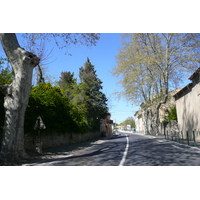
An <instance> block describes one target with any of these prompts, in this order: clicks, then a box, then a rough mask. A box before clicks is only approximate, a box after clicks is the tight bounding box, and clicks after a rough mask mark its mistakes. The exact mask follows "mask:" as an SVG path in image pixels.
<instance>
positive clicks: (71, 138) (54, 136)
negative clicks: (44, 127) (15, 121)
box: [25, 132, 100, 150]
mask: <svg viewBox="0 0 200 200" xmlns="http://www.w3.org/2000/svg"><path fill="white" fill-rule="evenodd" d="M96 138H100V133H99V132H88V133H79V134H77V133H66V134H62V133H56V132H53V133H50V134H47V133H41V142H42V143H43V144H42V148H44V149H45V148H50V147H56V146H62V145H68V144H73V143H79V142H83V141H86V140H90V139H96ZM25 149H29V150H33V149H35V146H34V135H33V134H25Z"/></svg>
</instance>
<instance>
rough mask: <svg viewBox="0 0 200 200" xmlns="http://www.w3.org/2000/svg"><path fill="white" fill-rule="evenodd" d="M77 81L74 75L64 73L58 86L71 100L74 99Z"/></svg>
mask: <svg viewBox="0 0 200 200" xmlns="http://www.w3.org/2000/svg"><path fill="white" fill-rule="evenodd" d="M76 84H77V83H76V79H75V78H74V73H71V72H62V73H61V77H60V80H59V81H58V85H59V86H60V88H61V91H62V92H63V94H65V95H66V96H67V97H68V98H69V99H71V98H72V93H73V91H72V90H73V89H74V88H75V86H76Z"/></svg>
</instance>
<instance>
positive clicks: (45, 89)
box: [25, 83, 87, 132]
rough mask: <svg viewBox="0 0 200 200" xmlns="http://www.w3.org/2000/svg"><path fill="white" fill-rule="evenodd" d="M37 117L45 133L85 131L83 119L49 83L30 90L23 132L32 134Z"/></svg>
mask: <svg viewBox="0 0 200 200" xmlns="http://www.w3.org/2000/svg"><path fill="white" fill-rule="evenodd" d="M38 116H41V117H42V120H43V122H44V124H45V126H46V130H45V132H52V131H57V132H73V131H75V132H77V131H78V132H82V131H84V130H86V129H87V123H86V122H85V121H84V120H83V119H82V118H83V117H82V116H81V115H79V113H78V112H77V111H76V110H75V109H74V108H73V107H72V105H71V103H70V102H69V100H68V98H67V97H66V96H64V95H63V94H62V93H61V90H60V88H59V87H55V86H54V87H53V86H52V85H51V84H50V83H47V84H39V85H38V86H36V87H33V88H32V89H31V93H30V98H29V105H28V107H27V110H26V117H25V132H32V131H33V128H34V125H35V123H36V119H37V117H38Z"/></svg>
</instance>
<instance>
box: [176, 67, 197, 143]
mask: <svg viewBox="0 0 200 200" xmlns="http://www.w3.org/2000/svg"><path fill="white" fill-rule="evenodd" d="M189 80H191V81H192V82H191V83H189V84H188V85H186V86H185V87H184V88H182V89H181V90H180V91H179V92H177V93H176V94H175V95H174V97H175V100H176V109H177V117H178V127H179V130H180V131H182V133H183V135H184V136H186V131H188V133H189V135H190V136H191V137H192V132H193V131H195V132H196V135H197V138H196V139H198V140H200V136H199V131H200V68H198V69H197V70H196V71H195V72H194V73H193V74H192V75H191V76H190V77H189Z"/></svg>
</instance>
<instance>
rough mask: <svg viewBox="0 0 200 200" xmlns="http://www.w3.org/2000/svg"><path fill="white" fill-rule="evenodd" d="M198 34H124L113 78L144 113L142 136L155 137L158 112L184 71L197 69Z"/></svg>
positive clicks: (157, 132)
mask: <svg viewBox="0 0 200 200" xmlns="http://www.w3.org/2000/svg"><path fill="white" fill-rule="evenodd" d="M199 50H200V34H192V33H188V34H186V33H185V34H181V33H137V34H124V35H123V37H122V44H121V47H120V49H119V53H118V55H117V66H116V67H114V70H113V75H115V76H121V77H122V78H121V80H120V83H121V84H122V86H123V89H124V90H123V91H122V94H123V95H124V96H125V97H126V98H127V99H128V100H131V101H132V102H133V103H138V104H140V105H141V106H142V109H143V111H144V122H145V130H146V133H153V134H159V129H158V127H159V109H160V107H161V105H162V104H164V103H166V101H167V99H168V94H169V91H170V90H171V89H174V88H175V87H177V86H178V85H179V84H180V82H181V81H182V80H183V78H184V77H185V76H186V75H187V72H188V71H191V70H194V69H196V68H197V67H199V63H200V62H199V61H200V59H199Z"/></svg>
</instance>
